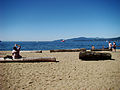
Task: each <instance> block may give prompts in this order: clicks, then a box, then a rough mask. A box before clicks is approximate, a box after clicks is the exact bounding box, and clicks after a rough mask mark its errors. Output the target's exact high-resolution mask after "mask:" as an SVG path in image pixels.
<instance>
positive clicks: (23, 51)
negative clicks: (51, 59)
mask: <svg viewBox="0 0 120 90" xmlns="http://www.w3.org/2000/svg"><path fill="white" fill-rule="evenodd" d="M20 52H26V53H42V51H20Z"/></svg>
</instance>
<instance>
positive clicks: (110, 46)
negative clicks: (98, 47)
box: [109, 41, 112, 51]
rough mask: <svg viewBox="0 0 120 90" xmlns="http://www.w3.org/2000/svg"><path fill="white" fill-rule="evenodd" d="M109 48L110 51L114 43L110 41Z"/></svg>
mask: <svg viewBox="0 0 120 90" xmlns="http://www.w3.org/2000/svg"><path fill="white" fill-rule="evenodd" d="M109 49H110V51H112V44H111V42H110V41H109Z"/></svg>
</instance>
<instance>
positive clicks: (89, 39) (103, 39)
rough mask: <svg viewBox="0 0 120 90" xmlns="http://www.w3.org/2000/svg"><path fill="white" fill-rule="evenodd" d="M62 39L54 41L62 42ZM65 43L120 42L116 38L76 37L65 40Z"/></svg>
mask: <svg viewBox="0 0 120 90" xmlns="http://www.w3.org/2000/svg"><path fill="white" fill-rule="evenodd" d="M62 40H64V39H60V40H55V41H62ZM65 41H120V37H116V38H99V37H96V38H87V37H78V38H71V39H66V40H65Z"/></svg>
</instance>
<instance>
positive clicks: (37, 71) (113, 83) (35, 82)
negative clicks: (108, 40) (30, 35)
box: [0, 50, 120, 90]
mask: <svg viewBox="0 0 120 90" xmlns="http://www.w3.org/2000/svg"><path fill="white" fill-rule="evenodd" d="M101 52H103V51H101ZM104 52H108V53H111V54H112V60H99V61H96V60H92V61H83V60H81V59H79V52H56V53H50V52H49V51H43V52H42V53H29V52H21V55H22V56H23V57H55V58H56V59H57V61H59V62H34V63H32V62H28V63H27V62H25V63H24V62H23V63H22V62H21V63H20V62H12V63H0V90H120V50H117V52H110V51H104ZM4 55H11V51H0V56H1V57H3V56H4Z"/></svg>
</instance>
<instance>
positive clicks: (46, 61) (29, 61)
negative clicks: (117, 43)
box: [0, 61, 59, 63]
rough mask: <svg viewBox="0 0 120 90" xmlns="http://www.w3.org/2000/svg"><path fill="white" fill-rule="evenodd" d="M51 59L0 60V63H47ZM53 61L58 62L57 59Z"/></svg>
mask: <svg viewBox="0 0 120 90" xmlns="http://www.w3.org/2000/svg"><path fill="white" fill-rule="evenodd" d="M47 62H51V61H4V62H3V61H0V63H47ZM54 62H55V63H58V62H59V61H54Z"/></svg>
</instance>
